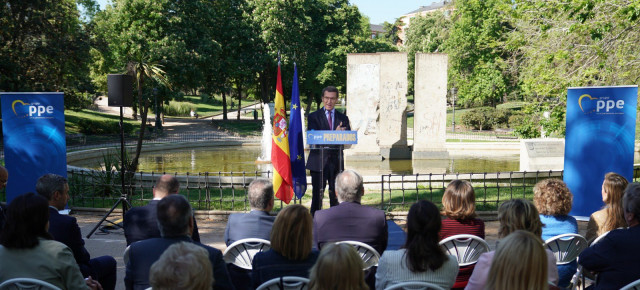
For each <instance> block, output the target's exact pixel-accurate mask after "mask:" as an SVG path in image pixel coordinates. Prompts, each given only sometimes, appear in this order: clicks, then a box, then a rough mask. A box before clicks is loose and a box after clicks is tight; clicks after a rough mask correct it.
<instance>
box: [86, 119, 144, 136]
mask: <svg viewBox="0 0 640 290" xmlns="http://www.w3.org/2000/svg"><path fill="white" fill-rule="evenodd" d="M78 127H80V132H81V133H83V134H86V135H107V134H120V124H119V122H118V121H111V120H108V121H106V120H102V121H98V120H91V119H81V120H80V121H78ZM123 127H124V132H125V133H130V132H132V131H133V125H131V124H129V123H123Z"/></svg>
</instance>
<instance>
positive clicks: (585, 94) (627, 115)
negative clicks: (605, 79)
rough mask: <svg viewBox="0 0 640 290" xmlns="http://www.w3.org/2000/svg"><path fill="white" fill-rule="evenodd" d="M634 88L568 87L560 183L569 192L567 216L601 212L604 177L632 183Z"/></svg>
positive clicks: (634, 116) (635, 89)
mask: <svg viewBox="0 0 640 290" xmlns="http://www.w3.org/2000/svg"><path fill="white" fill-rule="evenodd" d="M637 97H638V87H637V86H620V87H585V88H569V90H568V93H567V116H566V120H567V124H566V125H567V133H566V139H565V149H564V152H565V153H564V181H565V182H566V183H567V185H568V186H569V189H570V190H571V193H573V208H572V210H571V213H570V214H571V215H573V216H577V217H584V218H588V217H589V216H590V215H591V214H592V213H593V212H595V211H597V210H599V209H600V208H602V206H603V205H604V203H603V202H602V182H603V180H604V175H605V174H606V173H608V172H615V173H618V174H620V175H622V176H624V177H625V178H627V180H629V181H631V180H633V155H634V141H635V130H636V108H637Z"/></svg>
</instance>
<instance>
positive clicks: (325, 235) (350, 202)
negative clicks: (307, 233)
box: [313, 170, 388, 255]
mask: <svg viewBox="0 0 640 290" xmlns="http://www.w3.org/2000/svg"><path fill="white" fill-rule="evenodd" d="M336 194H337V196H338V201H339V202H340V204H339V205H337V206H334V207H331V208H329V209H325V210H319V211H316V214H315V216H314V218H313V239H314V245H316V246H317V247H318V249H320V248H321V247H322V245H323V244H325V243H328V242H339V241H358V242H363V243H365V244H368V245H370V246H371V247H373V248H374V249H376V251H378V253H379V254H380V255H382V252H383V251H384V250H385V249H386V248H387V235H388V233H387V221H386V218H385V215H384V211H382V210H379V209H375V208H372V207H368V206H364V205H361V204H360V199H361V198H362V195H364V186H363V184H362V176H360V174H358V173H357V172H355V171H353V170H345V171H344V172H342V173H340V174H339V175H338V176H337V177H336Z"/></svg>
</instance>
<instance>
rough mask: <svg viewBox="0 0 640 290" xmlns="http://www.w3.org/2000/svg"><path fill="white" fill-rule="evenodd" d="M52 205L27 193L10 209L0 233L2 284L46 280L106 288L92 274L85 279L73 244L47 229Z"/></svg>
mask: <svg viewBox="0 0 640 290" xmlns="http://www.w3.org/2000/svg"><path fill="white" fill-rule="evenodd" d="M48 207H49V204H48V202H47V200H46V199H44V198H43V197H41V196H39V195H37V194H35V193H31V192H30V193H26V194H22V195H19V196H17V197H16V198H14V199H13V200H12V201H11V203H10V204H9V206H8V208H7V213H6V216H7V220H6V222H7V224H6V227H5V229H4V231H3V232H2V234H1V235H0V261H2V263H0V283H1V282H4V281H6V280H9V279H13V278H33V279H38V280H42V281H45V282H48V283H51V284H53V285H54V286H57V287H59V288H60V289H86V288H87V286H89V287H90V288H91V289H102V287H101V286H100V284H99V283H97V282H95V281H93V279H91V278H90V277H89V278H88V279H87V280H86V281H85V280H84V279H83V278H82V273H80V268H78V264H77V263H76V261H75V259H74V258H73V253H72V252H71V249H69V247H67V246H65V245H64V244H62V243H60V242H56V241H54V240H52V237H51V235H50V234H49V233H48V232H47V227H48V224H49V209H48Z"/></svg>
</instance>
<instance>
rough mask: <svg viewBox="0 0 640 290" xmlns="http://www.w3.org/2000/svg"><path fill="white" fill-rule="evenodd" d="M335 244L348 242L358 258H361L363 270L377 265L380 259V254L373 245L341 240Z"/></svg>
mask: <svg viewBox="0 0 640 290" xmlns="http://www.w3.org/2000/svg"><path fill="white" fill-rule="evenodd" d="M336 244H349V245H351V246H353V247H354V248H355V249H356V251H357V252H358V255H360V258H362V262H364V268H363V270H368V269H369V268H371V267H373V266H378V261H380V254H379V253H378V251H376V249H374V248H373V247H371V246H369V245H367V244H365V243H363V242H357V241H341V242H337V243H336Z"/></svg>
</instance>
